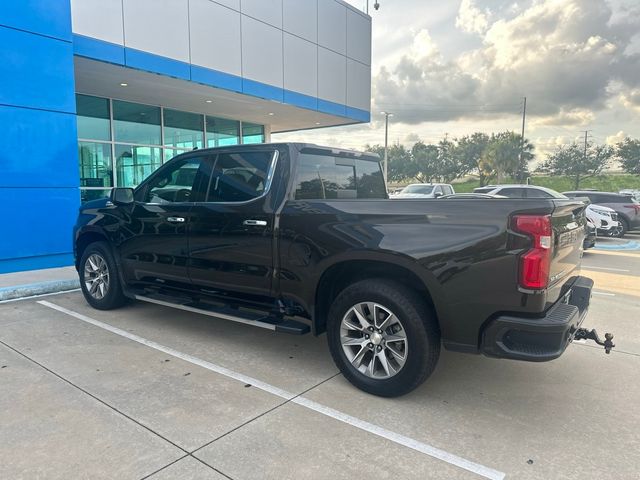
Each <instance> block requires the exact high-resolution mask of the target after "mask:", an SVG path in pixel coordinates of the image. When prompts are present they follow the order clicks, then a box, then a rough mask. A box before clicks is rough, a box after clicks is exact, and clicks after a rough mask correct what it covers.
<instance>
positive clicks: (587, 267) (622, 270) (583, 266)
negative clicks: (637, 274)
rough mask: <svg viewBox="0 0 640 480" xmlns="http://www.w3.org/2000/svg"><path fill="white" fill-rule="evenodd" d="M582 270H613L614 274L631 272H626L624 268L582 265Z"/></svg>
mask: <svg viewBox="0 0 640 480" xmlns="http://www.w3.org/2000/svg"><path fill="white" fill-rule="evenodd" d="M582 268H584V269H586V270H589V269H594V270H611V271H612V272H630V271H631V270H624V269H622V268H609V267H594V266H593V265H582Z"/></svg>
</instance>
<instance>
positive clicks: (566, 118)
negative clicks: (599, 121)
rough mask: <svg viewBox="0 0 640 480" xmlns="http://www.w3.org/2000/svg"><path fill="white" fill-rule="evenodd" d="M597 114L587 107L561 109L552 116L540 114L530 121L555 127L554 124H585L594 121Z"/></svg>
mask: <svg viewBox="0 0 640 480" xmlns="http://www.w3.org/2000/svg"><path fill="white" fill-rule="evenodd" d="M594 118H595V114H594V113H593V112H592V111H591V110H588V109H585V108H574V109H571V110H565V109H561V110H560V111H559V112H558V113H557V114H555V115H550V116H539V117H536V118H534V119H533V120H532V121H531V122H530V126H531V127H533V128H537V127H554V126H584V125H588V124H590V123H591V122H593V120H594Z"/></svg>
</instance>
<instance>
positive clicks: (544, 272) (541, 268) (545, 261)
mask: <svg viewBox="0 0 640 480" xmlns="http://www.w3.org/2000/svg"><path fill="white" fill-rule="evenodd" d="M514 228H515V230H516V231H518V232H520V233H524V234H526V235H528V236H529V237H530V238H531V241H532V244H533V245H532V248H531V249H530V250H528V251H527V252H525V253H523V254H522V255H521V256H520V286H521V287H522V288H527V289H535V290H539V289H543V288H546V287H547V286H548V285H549V269H550V266H551V247H552V243H553V242H552V240H553V238H552V236H553V230H552V229H551V215H517V216H516V217H514Z"/></svg>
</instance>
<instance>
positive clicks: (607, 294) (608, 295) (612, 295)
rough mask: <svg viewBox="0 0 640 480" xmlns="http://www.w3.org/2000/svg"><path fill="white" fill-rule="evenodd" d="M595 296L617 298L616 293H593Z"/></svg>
mask: <svg viewBox="0 0 640 480" xmlns="http://www.w3.org/2000/svg"><path fill="white" fill-rule="evenodd" d="M593 294H594V295H604V296H605V297H615V296H616V294H615V293H606V292H595V291H594V292H593Z"/></svg>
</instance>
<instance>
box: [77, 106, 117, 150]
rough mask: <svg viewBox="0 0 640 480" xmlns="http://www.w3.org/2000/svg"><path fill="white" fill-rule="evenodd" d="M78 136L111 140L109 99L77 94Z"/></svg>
mask: <svg viewBox="0 0 640 480" xmlns="http://www.w3.org/2000/svg"><path fill="white" fill-rule="evenodd" d="M76 111H77V112H78V119H77V120H78V138H86V139H90V140H105V141H109V140H111V124H110V121H109V117H110V115H109V99H107V98H100V97H91V96H89V95H76Z"/></svg>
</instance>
